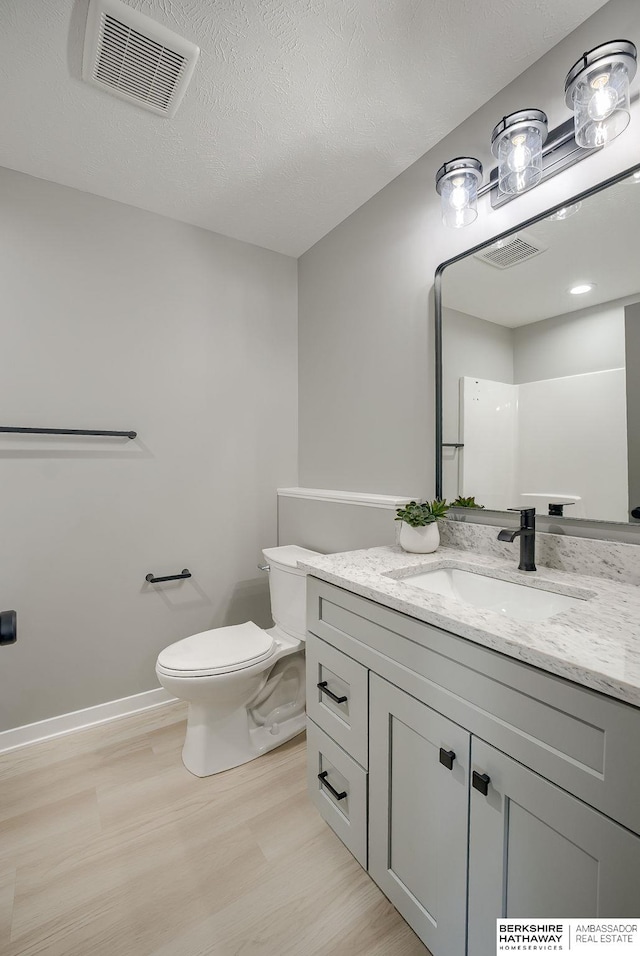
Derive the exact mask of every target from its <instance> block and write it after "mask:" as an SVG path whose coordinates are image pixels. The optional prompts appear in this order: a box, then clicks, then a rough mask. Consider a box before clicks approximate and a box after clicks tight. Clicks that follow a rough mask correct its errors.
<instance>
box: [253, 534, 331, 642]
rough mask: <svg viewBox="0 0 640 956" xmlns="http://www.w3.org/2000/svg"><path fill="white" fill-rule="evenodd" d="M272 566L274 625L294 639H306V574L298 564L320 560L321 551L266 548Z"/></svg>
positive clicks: (271, 582)
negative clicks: (314, 559)
mask: <svg viewBox="0 0 640 956" xmlns="http://www.w3.org/2000/svg"><path fill="white" fill-rule="evenodd" d="M262 553H263V554H264V556H265V558H266V560H267V561H268V563H269V590H270V592H271V615H272V617H273V620H274V623H275V624H277V625H278V627H280V628H282V630H283V631H284V632H285V633H286V634H289V635H290V636H291V637H296V638H297V639H298V640H299V641H303V640H304V639H305V634H306V629H307V594H306V588H307V573H306V571H302V570H301V569H300V568H298V567H297V563H298V561H304V559H305V558H317V557H318V556H319V552H318V551H309V550H308V549H307V548H299V547H298V546H297V545H295V544H288V545H285V546H284V547H282V548H265V550H264V551H263V552H262Z"/></svg>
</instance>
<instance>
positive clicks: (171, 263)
mask: <svg viewBox="0 0 640 956" xmlns="http://www.w3.org/2000/svg"><path fill="white" fill-rule="evenodd" d="M0 199H1V207H2V215H1V216H0V268H1V270H2V305H3V320H2V339H1V345H2V356H3V360H2V373H1V374H0V406H1V407H2V421H1V422H0V424H4V425H27V426H53V427H55V426H59V427H60V426H61V427H67V428H73V427H77V428H103V429H135V430H136V431H137V432H138V434H139V438H138V439H137V440H136V441H127V440H109V439H104V440H102V441H97V440H95V439H93V440H92V439H77V440H64V439H53V440H51V439H50V440H46V439H43V438H39V437H28V438H27V437H24V438H13V437H9V436H6V435H4V436H0V474H1V476H2V478H1V481H2V495H0V528H1V529H2V548H1V549H0V607H2V608H16V609H17V611H18V620H19V640H18V643H17V644H16V645H14V646H12V647H6V648H3V649H2V652H1V657H2V661H1V668H2V669H1V670H0V729H5V728H9V727H13V726H17V725H21V724H24V723H28V722H31V721H37V720H40V719H42V718H46V717H50V716H54V715H57V714H60V713H66V712H69V711H73V710H76V709H79V708H83V707H87V706H90V705H94V704H98V703H101V702H103V701H106V700H112V699H117V698H120V697H125V696H128V695H131V694H135V693H138V692H141V691H144V690H147V689H150V688H152V687H155V686H157V681H156V678H155V673H154V664H155V659H156V656H157V654H158V652H159V651H160V649H161V648H163V647H164V646H166V645H167V644H169V643H171V642H172V641H176V640H178V639H180V638H182V637H185V636H186V635H188V634H193V633H195V632H197V631H199V630H203V629H205V628H209V627H211V626H213V625H222V624H227V623H236V622H239V621H243V620H247V618H250V617H252V618H253V619H254V620H256V621H258V623H264V624H268V622H269V605H268V590H267V583H266V579H265V577H264V575H262V576H260V575H259V573H258V572H257V570H256V563H257V561H258V559H259V558H260V549H261V547H263V546H266V545H274V544H275V543H276V495H275V490H276V488H277V487H278V486H279V485H280V486H282V485H291V484H296V482H297V336H296V321H297V297H296V273H297V267H296V262H295V260H294V259H290V258H288V257H285V256H282V255H278V254H277V253H273V252H268V251H266V250H264V249H260V248H258V247H256V246H251V245H247V244H245V243H241V242H236V241H233V240H229V239H225V238H223V237H221V236H217V235H215V234H213V233H209V232H206V231H204V230H201V229H197V228H194V227H192V226H188V225H184V224H180V223H177V222H173V221H171V220H168V219H164V218H162V217H160V216H155V215H152V214H149V213H145V212H142V211H140V210H137V209H134V208H131V207H129V206H124V205H121V204H118V203H115V202H111V201H109V200H105V199H100V198H98V197H95V196H92V195H89V194H87V193H82V192H78V191H76V190H72V189H67V188H65V187H62V186H57V185H53V184H51V183H47V182H43V181H41V180H37V179H33V178H30V177H28V176H24V175H21V174H19V173H14V172H10V171H8V170H4V169H0ZM184 567H188V568H189V569H190V570H191V571H192V572H193V578H192V579H191V580H190V581H185V582H184V583H178V584H169V585H165V586H161V587H157V588H154V587H151V586H149V585H147V584H145V581H144V577H145V574H146V573H147V572H148V571H153V572H155V573H156V574H161V573H172V572H176V571H180V570H181V569H182V568H184Z"/></svg>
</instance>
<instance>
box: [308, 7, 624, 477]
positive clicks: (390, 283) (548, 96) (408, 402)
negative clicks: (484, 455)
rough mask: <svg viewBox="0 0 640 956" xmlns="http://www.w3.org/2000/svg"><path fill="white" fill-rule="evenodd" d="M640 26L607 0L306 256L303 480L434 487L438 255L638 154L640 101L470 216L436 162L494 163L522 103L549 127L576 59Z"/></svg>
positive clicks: (512, 222) (543, 206) (505, 226)
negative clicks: (451, 211) (546, 173)
mask: <svg viewBox="0 0 640 956" xmlns="http://www.w3.org/2000/svg"><path fill="white" fill-rule="evenodd" d="M639 33H640V11H639V10H638V5H637V0H612V2H610V3H608V4H607V5H606V6H605V7H603V8H602V9H601V10H600V11H598V12H597V13H596V14H595V15H594V16H593V17H591V18H589V20H587V21H586V22H585V23H584V24H582V25H581V26H580V28H579V29H578V30H576V31H575V32H574V33H573V34H571V35H570V36H569V37H567V39H566V40H564V41H563V42H562V43H560V44H558V45H557V46H556V47H554V48H553V49H552V50H551V51H550V52H549V53H548V54H547V55H546V56H545V57H543V58H542V59H541V60H540V61H538V63H536V64H535V65H534V66H533V67H531V68H530V69H528V70H527V71H526V72H525V73H523V74H522V75H521V76H520V77H519V78H518V79H517V80H515V81H514V82H513V83H512V84H510V85H509V86H508V87H507V88H506V89H505V90H503V91H502V92H501V93H499V94H498V95H497V96H496V97H494V98H493V99H492V100H491V101H490V102H489V103H488V104H487V105H486V106H484V107H483V108H482V109H480V110H478V111H477V112H476V113H474V114H473V116H471V117H470V118H469V119H468V120H467V121H465V122H464V123H463V124H462V125H461V126H460V127H458V129H456V130H455V131H454V132H453V133H451V134H450V135H449V136H447V137H446V138H445V139H444V140H443V141H442V142H441V143H440V144H439V146H438V147H436V148H434V149H432V150H431V151H429V152H428V153H426V154H425V156H423V157H422V158H421V159H420V160H419V161H418V162H416V163H414V164H413V165H412V166H411V167H410V168H409V169H407V170H406V171H405V172H403V173H402V174H401V175H399V176H398V178H397V179H395V180H394V181H393V182H392V183H390V184H389V185H388V186H387V187H385V188H384V189H383V190H381V192H379V193H378V194H377V195H376V196H374V197H373V198H372V199H371V200H369V202H367V203H366V204H365V205H364V206H362V207H361V208H360V209H359V210H357V211H356V212H355V213H354V214H353V215H352V216H350V217H349V218H348V219H347V220H345V222H343V223H342V224H341V225H340V226H338V227H337V228H336V229H334V230H333V231H332V232H331V233H329V234H328V235H327V236H326V237H325V238H324V239H322V240H320V242H318V243H317V244H316V245H315V246H314V247H313V248H312V249H310V250H309V251H308V252H307V253H305V255H304V256H302V258H301V259H300V262H299V313H300V318H299V343H300V353H299V360H300V459H299V461H300V484H301V485H305V486H309V487H329V488H341V489H345V490H362V489H366V490H367V491H372V492H380V493H388V494H394V493H396V492H397V490H398V489H402V488H403V487H404V488H407V487H409V488H416V489H419V490H420V492H421V493H422V494H424V495H429V496H430V495H431V494H432V493H433V489H434V481H435V475H434V448H433V444H434V381H433V344H432V343H433V325H432V323H433V296H432V286H433V277H434V273H435V270H436V267H437V266H438V264H439V263H441V262H443V261H445V260H447V259H449V258H451V257H452V256H454V255H457V254H459V253H462V252H464V251H465V250H467V249H469V248H471V247H472V246H474V245H476V244H478V243H480V242H483V241H485V240H487V239H489V238H491V237H493V236H497V235H499V234H500V233H502V232H505V231H507V230H509V229H512V228H514V227H516V226H517V225H518V224H519V223H521V222H523V221H524V220H525V219H527V218H528V217H530V216H533V215H536V214H538V213H541V212H543V211H545V210H547V209H549V208H550V207H551V206H553V205H554V204H556V203H559V202H562V201H564V200H565V199H567V198H568V197H570V196H572V195H576V194H577V193H578V192H580V191H581V190H583V189H586V188H588V187H590V186H592V185H594V184H595V183H598V182H601V181H603V180H605V179H607V178H608V177H609V176H611V175H613V174H615V173H617V172H621V171H623V170H625V169H628V168H630V167H631V166H632V165H634V164H635V163H637V161H638V146H637V144H638V133H637V127H638V123H639V121H640V104H639V102H638V100H637V99H636V100H635V102H634V104H633V106H632V113H633V116H632V122H631V126H630V127H629V130H628V131H627V133H626V134H625V135H623V136H621V137H619V138H618V139H617V140H615V141H614V142H613V143H612V144H611V145H610V146H609V147H608V148H607V149H606V150H603V151H602V152H601V153H599V154H597V155H593V156H590V157H589V158H588V159H586V160H585V161H584V162H583V163H581V164H580V165H579V166H576V167H574V169H572V170H571V172H570V173H565V174H561V175H559V176H556V177H554V178H553V179H550V180H549V181H547V182H546V183H543V184H542V185H540V186H539V187H538V188H536V189H534V190H532V191H531V192H529V193H527V194H525V195H523V196H521V197H519V198H518V199H517V200H515V201H514V202H511V203H507V204H506V205H505V206H503V207H502V208H501V209H499V210H492V209H491V207H490V203H489V199H488V197H485V198H483V199H481V200H480V202H479V216H478V219H477V221H476V222H475V223H474V224H473V225H472V226H470V227H468V228H466V229H462V230H453V229H445V227H444V226H443V225H442V223H441V219H440V210H439V199H438V197H437V195H436V192H435V188H434V176H435V173H436V170H437V169H438V167H439V166H440V165H441V164H442V163H443V162H444V161H445V160H448V159H450V158H451V157H453V156H468V155H472V156H478V158H479V159H480V160H481V161H483V163H484V164H485V168H486V169H487V170H488V169H490V168H491V167H492V166H493V160H492V158H491V155H490V148H489V138H490V134H491V130H492V128H493V126H494V125H495V123H496V122H497V120H498V119H500V117H502V116H504V115H505V114H507V113H509V112H512V111H513V110H516V109H520V108H522V107H523V105H525V106H526V105H530V104H532V103H533V104H535V105H536V106H540V107H541V108H543V109H544V110H545V111H546V112H547V114H548V116H549V123H550V127H551V128H553V127H554V126H556V125H557V124H559V123H561V122H563V121H564V120H566V119H567V118H568V117H569V115H570V114H569V112H568V110H567V108H566V106H565V104H564V97H563V88H564V78H565V76H566V73H567V70H568V69H569V68H570V67H571V65H572V64H573V63H574V62H575V61H576V59H578V57H579V56H581V55H582V53H583V52H584V50H588V49H591V48H592V47H594V46H596V45H598V44H599V43H602V42H603V39H608V38H610V37H612V36H621V37H626V36H629V37H631V38H635V39H637V38H638V35H639ZM634 88H635V89H637V82H636V86H635V87H634Z"/></svg>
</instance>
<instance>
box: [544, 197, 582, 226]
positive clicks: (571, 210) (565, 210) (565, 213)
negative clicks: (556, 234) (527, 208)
mask: <svg viewBox="0 0 640 956" xmlns="http://www.w3.org/2000/svg"><path fill="white" fill-rule="evenodd" d="M581 206H582V203H581V202H574V203H571V205H570V206H563V207H562V209H557V210H556V211H555V212H554V213H552V214H551V215H550V216H547V222H561V221H562V220H563V219H568V218H569V216H575V214H576V213H577V212H578V210H579V209H580V207H581Z"/></svg>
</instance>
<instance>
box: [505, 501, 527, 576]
mask: <svg viewBox="0 0 640 956" xmlns="http://www.w3.org/2000/svg"><path fill="white" fill-rule="evenodd" d="M507 510H508V511H519V512H520V527H519V528H518V530H517V531H510V530H509V529H508V528H504V529H503V530H502V531H500V532H499V534H498V541H515V539H516V538H517V537H519V538H520V564H519V565H518V570H519V571H535V570H536V509H535V508H508V509H507Z"/></svg>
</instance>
